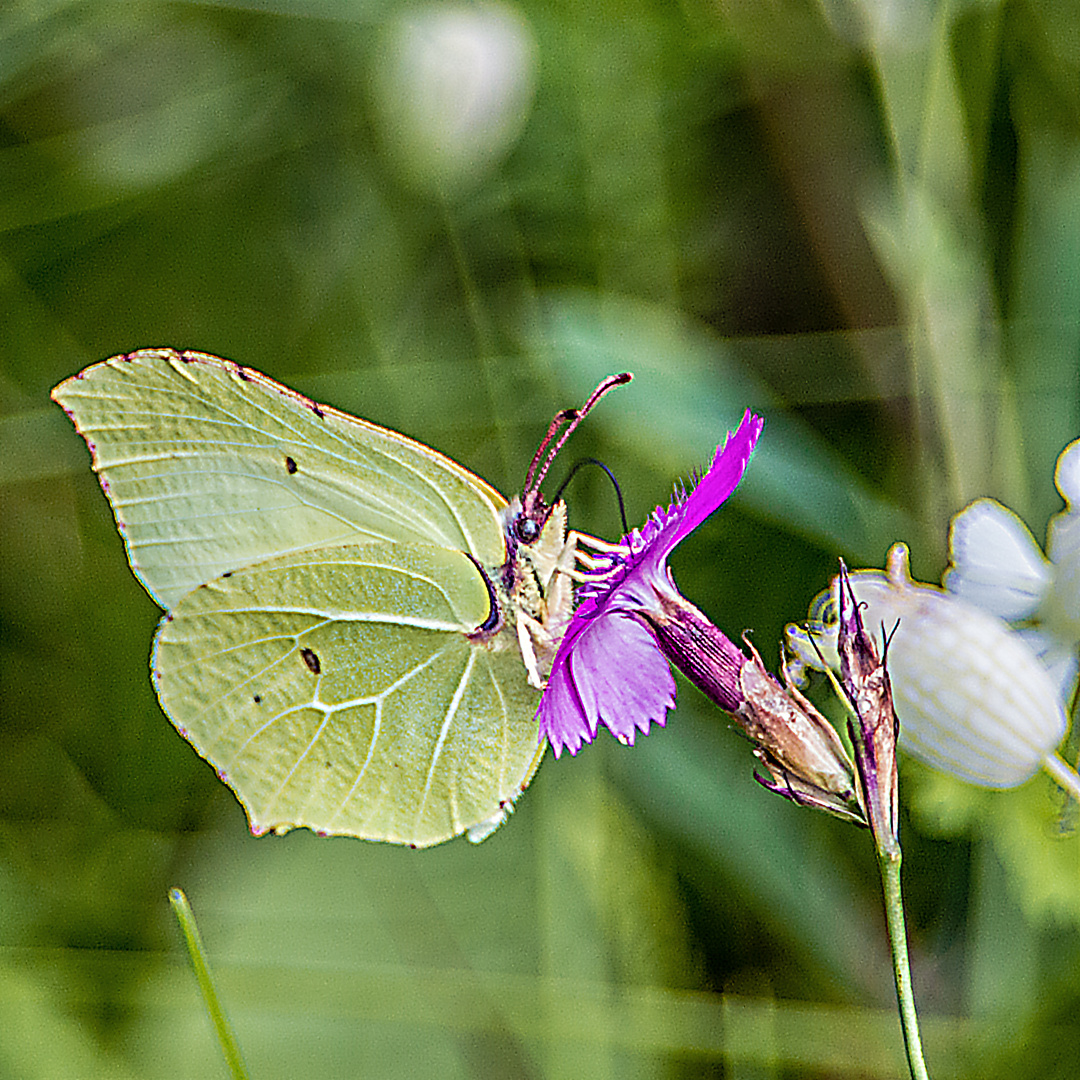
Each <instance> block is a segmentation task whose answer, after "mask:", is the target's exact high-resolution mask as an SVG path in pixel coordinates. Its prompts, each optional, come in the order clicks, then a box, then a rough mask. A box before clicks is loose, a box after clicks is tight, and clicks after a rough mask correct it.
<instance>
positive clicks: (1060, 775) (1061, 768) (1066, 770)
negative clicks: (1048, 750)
mask: <svg viewBox="0 0 1080 1080" xmlns="http://www.w3.org/2000/svg"><path fill="white" fill-rule="evenodd" d="M1042 766H1043V768H1044V769H1045V770H1046V771H1047V772H1048V773H1049V774H1050V775H1051V776H1052V777H1053V778H1054V782H1055V783H1056V784H1057V785H1058V787H1060V788H1063V789H1064V790H1065V791H1067V792H1068V793H1069V794H1070V795H1071V796H1072V797H1073V798H1074V799H1075V800H1076V801H1077V802H1080V776H1078V775H1077V774H1076V770H1075V769H1073V768H1072V767H1071V766H1070V765H1069V764H1068V763H1067V762H1065V761H1063V760H1062V759H1061V757H1059V756H1058V755H1057V754H1047V755H1046V757H1044V758H1043V762H1042Z"/></svg>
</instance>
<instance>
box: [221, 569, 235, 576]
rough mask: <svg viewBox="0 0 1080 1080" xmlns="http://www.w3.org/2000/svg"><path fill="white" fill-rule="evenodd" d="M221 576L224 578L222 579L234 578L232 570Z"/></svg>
mask: <svg viewBox="0 0 1080 1080" xmlns="http://www.w3.org/2000/svg"><path fill="white" fill-rule="evenodd" d="M221 576H222V577H232V576H233V572H232V571H231V570H226V571H225V573H224V574H222V575H221Z"/></svg>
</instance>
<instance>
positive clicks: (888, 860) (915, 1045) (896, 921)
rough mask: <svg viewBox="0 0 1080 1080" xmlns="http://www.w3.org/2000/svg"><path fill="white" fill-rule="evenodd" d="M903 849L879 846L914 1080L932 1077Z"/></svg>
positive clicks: (908, 1057) (899, 995) (894, 965)
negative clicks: (911, 952) (911, 945)
mask: <svg viewBox="0 0 1080 1080" xmlns="http://www.w3.org/2000/svg"><path fill="white" fill-rule="evenodd" d="M900 859H901V855H900V848H899V846H897V847H896V848H895V850H893V851H884V850H882V849H880V848H879V849H878V866H879V867H880V868H881V887H882V891H883V892H884V894H885V922H886V925H887V926H888V930H889V944H890V946H891V947H892V959H893V974H894V975H895V977H896V998H897V1001H898V1002H899V1004H900V1026H901V1027H902V1028H903V1031H904V1049H905V1050H906V1051H907V1060H908V1069H909V1070H910V1071H911V1077H912V1080H930V1074H929V1073H928V1072H927V1071H926V1062H925V1061H924V1060H923V1052H922V1039H921V1038H920V1037H919V1018H918V1016H917V1015H916V1013H915V995H914V993H913V991H912V988H911V965H910V963H909V961H908V948H907V930H906V929H905V927H904V903H903V898H902V896H901V893H900Z"/></svg>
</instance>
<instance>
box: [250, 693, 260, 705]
mask: <svg viewBox="0 0 1080 1080" xmlns="http://www.w3.org/2000/svg"><path fill="white" fill-rule="evenodd" d="M251 700H252V701H254V702H255V704H256V705H258V704H259V703H260V702H261V701H262V695H260V694H253V695H252V696H251Z"/></svg>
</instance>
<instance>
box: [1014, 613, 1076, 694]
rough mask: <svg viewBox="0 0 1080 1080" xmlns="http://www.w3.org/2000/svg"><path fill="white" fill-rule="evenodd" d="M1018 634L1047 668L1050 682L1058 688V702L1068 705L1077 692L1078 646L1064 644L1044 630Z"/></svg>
mask: <svg viewBox="0 0 1080 1080" xmlns="http://www.w3.org/2000/svg"><path fill="white" fill-rule="evenodd" d="M1016 632H1017V633H1018V634H1019V635H1020V636H1021V637H1022V638H1023V639H1024V640H1025V641H1026V642H1027V643H1028V645H1029V646H1030V647H1031V650H1032V652H1034V653H1035V655H1036V656H1037V657H1038V658H1039V662H1040V663H1041V664H1042V666H1043V667H1044V668H1046V672H1047V674H1048V675H1049V676H1050V680H1051V681H1052V682H1053V683H1054V684H1055V685H1056V686H1057V688H1058V700H1059V701H1062V702H1064V703H1065V704H1066V705H1068V703H1069V702H1070V701H1072V696H1073V693H1074V691H1075V690H1076V677H1077V675H1078V674H1080V656H1078V655H1077V651H1076V646H1075V645H1070V644H1069V643H1068V642H1062V641H1061V640H1060V639H1059V638H1057V637H1055V636H1054V635H1053V634H1048V633H1046V632H1045V631H1044V630H1034V629H1030V628H1027V627H1024V628H1022V629H1020V630H1017V631H1016Z"/></svg>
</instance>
